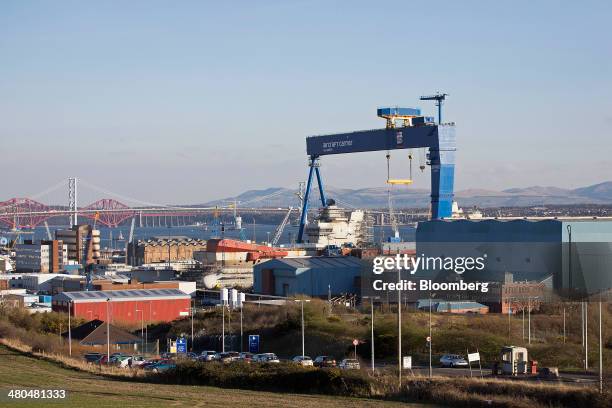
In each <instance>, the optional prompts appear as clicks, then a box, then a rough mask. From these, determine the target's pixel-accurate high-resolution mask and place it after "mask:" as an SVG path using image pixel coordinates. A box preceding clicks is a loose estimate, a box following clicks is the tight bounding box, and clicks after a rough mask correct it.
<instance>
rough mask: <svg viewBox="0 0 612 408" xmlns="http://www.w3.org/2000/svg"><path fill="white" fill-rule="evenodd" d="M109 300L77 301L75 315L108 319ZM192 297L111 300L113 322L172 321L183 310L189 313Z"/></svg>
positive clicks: (110, 311)
mask: <svg viewBox="0 0 612 408" xmlns="http://www.w3.org/2000/svg"><path fill="white" fill-rule="evenodd" d="M106 303H107V302H106V301H102V302H84V303H75V304H74V312H73V315H74V316H76V317H81V318H83V319H86V320H92V319H100V320H103V321H106V316H107V315H106V310H107V304H106ZM190 303H191V299H190V298H185V299H165V300H150V301H149V300H144V301H114V302H113V301H111V302H109V304H108V310H109V314H110V318H111V322H119V321H121V322H129V323H139V322H141V321H142V319H143V315H142V313H144V321H145V323H147V322H170V321H173V320H176V319H179V318H181V317H182V316H181V312H183V313H185V312H186V313H189V308H190Z"/></svg>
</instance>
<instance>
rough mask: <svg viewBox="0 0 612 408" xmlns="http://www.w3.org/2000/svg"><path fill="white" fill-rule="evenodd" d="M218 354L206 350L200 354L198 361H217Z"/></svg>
mask: <svg viewBox="0 0 612 408" xmlns="http://www.w3.org/2000/svg"><path fill="white" fill-rule="evenodd" d="M216 354H217V352H216V351H214V350H206V351H203V352H201V353H200V356H199V357H198V360H200V361H213V360H214V359H215V355H216Z"/></svg>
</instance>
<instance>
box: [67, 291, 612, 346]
mask: <svg viewBox="0 0 612 408" xmlns="http://www.w3.org/2000/svg"><path fill="white" fill-rule="evenodd" d="M600 309H601V307H600ZM70 313H72V300H69V301H68V355H70V357H72V330H71V329H70ZM599 315H600V316H601V312H600V313H599Z"/></svg>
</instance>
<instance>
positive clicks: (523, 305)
mask: <svg viewBox="0 0 612 408" xmlns="http://www.w3.org/2000/svg"><path fill="white" fill-rule="evenodd" d="M521 309H523V341H525V301H524V300H523V302H522V307H521Z"/></svg>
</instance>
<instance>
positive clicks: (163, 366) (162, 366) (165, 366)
mask: <svg viewBox="0 0 612 408" xmlns="http://www.w3.org/2000/svg"><path fill="white" fill-rule="evenodd" d="M174 368H176V364H175V363H174V362H173V361H171V360H162V361H159V362H157V363H155V364H152V365H150V366H147V367H146V368H145V370H148V371H151V372H154V373H161V372H164V371H167V370H170V369H174Z"/></svg>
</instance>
